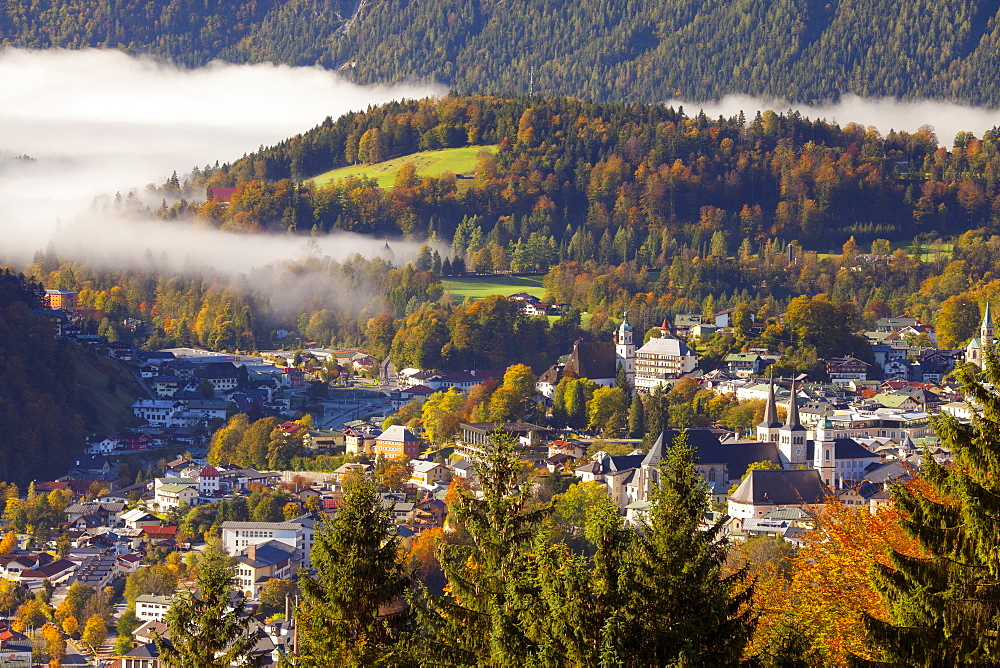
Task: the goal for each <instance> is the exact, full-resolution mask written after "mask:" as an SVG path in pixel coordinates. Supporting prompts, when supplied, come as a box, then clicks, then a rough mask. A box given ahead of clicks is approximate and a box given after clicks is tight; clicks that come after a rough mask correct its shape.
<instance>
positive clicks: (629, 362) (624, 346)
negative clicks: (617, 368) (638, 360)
mask: <svg viewBox="0 0 1000 668" xmlns="http://www.w3.org/2000/svg"><path fill="white" fill-rule="evenodd" d="M623 316H624V319H623V320H622V324H621V326H620V327H618V331H617V332H615V357H616V361H617V364H618V365H621V366H622V367H623V368H624V369H625V376H626V377H627V378H628V384H629V387H635V343H634V342H633V341H632V325H630V324H629V322H628V311H625V313H624V314H623Z"/></svg>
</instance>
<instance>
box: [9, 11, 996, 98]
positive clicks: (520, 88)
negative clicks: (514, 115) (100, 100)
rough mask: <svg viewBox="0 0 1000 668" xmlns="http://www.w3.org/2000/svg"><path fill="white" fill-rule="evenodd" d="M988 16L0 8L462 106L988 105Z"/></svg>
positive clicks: (42, 33)
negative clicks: (848, 100)
mask: <svg viewBox="0 0 1000 668" xmlns="http://www.w3.org/2000/svg"><path fill="white" fill-rule="evenodd" d="M998 13H1000V2H998V1H997V0H988V1H976V0H944V1H943V2H931V1H930V0H839V1H834V2H827V1H826V0H800V1H798V2H792V1H791V0H738V1H737V2H723V1H722V0H707V1H703V0H615V1H614V2H611V1H609V0H577V1H575V2H564V1H563V0H534V1H532V2H528V1H527V0H505V1H503V2H501V1H500V0H420V1H419V2H417V1H416V0H362V1H360V2H358V1H357V0H258V1H256V2H252V3H242V2H234V1H233V0H198V1H197V2H196V1H195V0H171V1H167V0H145V1H142V0H114V1H112V0H102V1H99V2H89V1H87V2H85V1H82V0H44V1H42V2H29V1H28V0H11V2H7V3H4V5H3V10H2V14H0V28H2V35H0V37H2V39H0V43H3V44H9V45H16V46H26V47H33V48H46V47H60V46H61V47H70V48H79V47H85V46H96V47H104V48H124V49H126V50H128V51H130V52H141V53H152V54H156V55H160V56H164V57H169V58H171V59H173V60H175V61H177V62H180V63H183V64H185V65H200V64H204V63H206V62H208V61H209V60H211V59H213V58H222V59H225V60H230V61H234V62H259V61H278V62H283V63H291V64H299V65H306V64H320V65H323V66H325V67H338V68H343V69H344V70H345V72H349V75H350V76H352V77H353V78H355V79H357V80H358V81H361V82H366V83H371V82H376V81H379V82H384V81H398V80H401V79H405V78H413V77H416V78H427V79H433V80H436V81H441V82H445V83H449V84H453V85H455V86H456V87H457V88H458V89H459V90H463V91H469V92H486V93H510V92H514V93H520V92H528V90H529V87H531V85H532V82H533V88H534V90H535V91H538V92H546V93H560V94H567V95H578V96H586V97H590V98H595V99H625V100H643V101H656V100H663V99H667V98H670V97H674V96H677V97H681V98H684V99H689V100H698V101H701V100H706V99H711V98H718V97H721V96H723V95H726V94H729V93H747V94H754V95H773V96H779V97H782V98H787V99H790V100H793V101H815V100H829V99H834V98H837V97H838V96H840V95H843V94H845V93H856V94H859V95H869V96H896V97H907V98H908V97H937V98H945V99H957V100H965V101H969V102H973V103H989V104H1000V83H998V81H1000V79H998V77H997V76H996V75H997V73H998V63H997V58H996V56H995V54H996V53H997V51H998V47H1000V17H998Z"/></svg>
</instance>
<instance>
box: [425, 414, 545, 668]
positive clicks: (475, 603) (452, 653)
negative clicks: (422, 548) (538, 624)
mask: <svg viewBox="0 0 1000 668" xmlns="http://www.w3.org/2000/svg"><path fill="white" fill-rule="evenodd" d="M516 445H517V442H516V441H515V440H514V438H513V437H512V436H511V435H509V434H504V433H500V432H497V433H494V434H493V435H492V436H491V437H490V441H489V444H488V445H487V446H486V451H485V453H484V454H483V456H482V457H480V458H478V459H477V460H476V461H474V465H475V471H476V475H477V476H478V478H479V487H480V490H481V493H480V494H476V493H473V492H470V491H467V490H464V489H459V490H458V492H457V497H456V499H457V500H456V502H455V503H454V504H453V506H452V507H450V508H449V521H452V520H453V519H454V520H456V521H458V522H459V523H461V524H462V525H463V526H464V527H465V529H466V531H467V532H468V534H469V536H470V538H471V542H470V543H468V544H462V545H454V544H448V543H441V544H439V546H438V557H439V560H440V562H441V566H442V569H443V570H444V574H445V576H446V578H447V580H448V586H447V591H446V592H445V594H444V596H441V597H433V596H430V595H428V593H427V592H426V590H423V589H419V590H418V591H417V593H416V594H415V595H414V603H415V606H414V610H415V613H416V614H417V616H418V618H419V620H420V622H421V626H422V630H423V638H424V640H425V641H424V642H422V643H421V652H422V654H421V661H422V663H425V664H426V663H437V664H447V665H484V664H485V665H504V666H505V665H524V664H525V663H530V662H531V661H533V660H534V658H533V657H535V656H536V654H537V652H538V645H537V643H536V642H534V641H533V640H532V639H531V638H530V637H529V635H528V633H526V631H525V627H526V625H527V624H526V621H525V620H526V618H528V617H529V616H531V615H532V614H537V613H538V608H537V600H538V594H537V583H536V580H535V577H534V571H535V559H534V556H533V555H532V554H531V551H530V548H531V546H532V544H533V541H534V539H535V537H536V535H537V532H538V528H539V525H540V523H541V521H542V519H543V518H544V517H545V515H547V514H548V513H549V512H550V507H549V506H542V507H533V505H532V496H531V492H530V490H529V489H528V486H527V485H523V484H522V478H523V475H522V473H523V470H524V465H523V462H522V461H521V458H520V456H519V455H518V453H517V449H516Z"/></svg>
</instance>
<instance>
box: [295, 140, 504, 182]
mask: <svg viewBox="0 0 1000 668" xmlns="http://www.w3.org/2000/svg"><path fill="white" fill-rule="evenodd" d="M480 151H487V152H489V153H496V151H497V147H496V146H466V147H463V148H446V149H442V150H440V151H424V152H422V153H413V154H411V155H405V156H403V157H401V158H394V159H393V160H386V161H385V162H379V163H375V164H374V165H352V166H350V167H341V168H340V169H334V170H333V171H330V172H326V173H325V174H320V175H319V176H315V177H313V178H312V179H310V181H311V182H312V183H313V184H315V186H316V187H318V188H321V187H323V186H325V185H328V184H329V183H331V182H333V181H336V180H337V179H343V178H346V177H348V176H369V177H373V178H375V179H376V180H377V181H378V185H379V187H380V188H391V187H392V185H393V184H394V183H395V182H396V172H398V171H399V168H400V167H402V166H403V165H405V164H406V163H408V162H412V163H413V164H414V166H415V167H416V169H417V174H419V175H422V176H440V175H441V174H449V173H451V174H465V175H470V176H471V175H472V174H474V173H475V171H476V164H477V162H478V160H479V152H480Z"/></svg>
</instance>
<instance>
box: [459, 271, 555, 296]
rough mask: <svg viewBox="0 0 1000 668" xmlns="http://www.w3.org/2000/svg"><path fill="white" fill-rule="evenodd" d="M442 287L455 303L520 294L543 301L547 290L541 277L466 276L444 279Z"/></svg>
mask: <svg viewBox="0 0 1000 668" xmlns="http://www.w3.org/2000/svg"><path fill="white" fill-rule="evenodd" d="M441 285H443V286H444V289H445V290H448V291H450V292H451V294H452V296H453V297H454V298H455V301H462V300H463V299H465V298H466V297H472V298H473V299H482V298H483V297H486V296H487V295H503V296H504V297H509V296H510V295H513V294H515V293H518V292H526V293H528V294H529V295H532V296H534V297H538V298H539V299H542V298H543V297H544V296H545V288H543V287H542V277H541V276H465V277H463V278H442V279H441Z"/></svg>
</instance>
